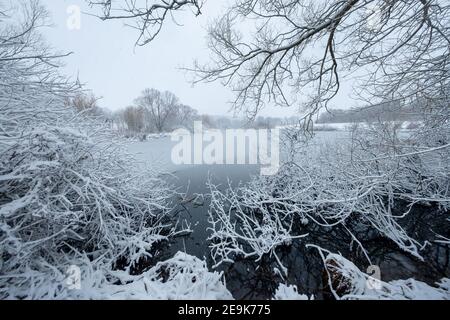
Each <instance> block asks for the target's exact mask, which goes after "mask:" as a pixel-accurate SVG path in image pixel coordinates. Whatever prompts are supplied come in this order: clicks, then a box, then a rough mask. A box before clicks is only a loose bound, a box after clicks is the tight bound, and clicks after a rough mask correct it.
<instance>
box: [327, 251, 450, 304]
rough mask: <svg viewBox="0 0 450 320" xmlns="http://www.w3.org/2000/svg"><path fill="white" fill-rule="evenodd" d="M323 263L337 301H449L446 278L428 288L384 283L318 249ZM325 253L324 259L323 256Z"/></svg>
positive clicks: (420, 284)
mask: <svg viewBox="0 0 450 320" xmlns="http://www.w3.org/2000/svg"><path fill="white" fill-rule="evenodd" d="M318 250H319V252H320V255H321V256H322V259H323V261H324V264H325V269H326V273H327V278H328V288H329V289H330V290H331V292H332V293H333V295H334V297H335V298H336V299H342V300H349V299H366V300H369V299H370V300H375V299H377V300H380V299H383V300H386V299H388V300H449V299H450V291H449V286H448V284H449V282H450V280H449V279H447V278H444V279H442V280H441V281H440V282H439V283H436V286H435V287H431V286H429V285H428V284H426V283H423V282H420V281H416V280H414V279H407V280H394V281H390V282H384V281H382V280H380V279H375V278H373V277H371V276H369V275H367V274H366V273H364V272H362V271H360V270H359V269H358V267H356V266H355V265H354V264H353V263H352V262H350V261H348V260H347V259H345V258H344V257H342V256H341V255H340V254H333V253H330V252H328V251H325V250H323V249H320V248H318ZM325 254H326V256H325Z"/></svg>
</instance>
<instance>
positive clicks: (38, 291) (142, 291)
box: [10, 252, 233, 300]
mask: <svg viewBox="0 0 450 320" xmlns="http://www.w3.org/2000/svg"><path fill="white" fill-rule="evenodd" d="M74 262H76V263H78V264H79V268H80V269H79V275H77V276H79V281H80V282H79V286H78V287H75V286H74V287H70V286H69V285H67V284H68V283H69V284H70V281H71V278H70V277H71V276H70V275H68V274H67V273H64V272H61V271H60V270H59V269H57V268H52V267H50V266H47V270H46V271H47V272H45V273H38V272H35V273H34V274H32V276H33V281H34V284H35V285H34V286H32V287H30V288H28V289H27V292H26V296H25V297H26V298H28V299H64V300H66V299H68V300H71V299H77V300H91V299H100V300H111V299H112V300H129V299H132V300H177V299H183V300H194V299H197V300H230V299H233V297H232V296H231V294H230V292H229V291H228V290H227V288H226V287H225V285H224V283H223V280H222V278H223V276H222V274H221V273H218V272H209V271H208V269H207V267H206V263H205V262H204V261H201V260H200V259H198V258H196V257H193V256H190V255H188V254H185V253H183V252H178V253H177V254H176V255H175V256H174V257H173V258H171V259H169V260H166V261H162V262H159V263H158V264H157V265H156V266H154V267H152V268H151V269H149V270H148V271H146V272H144V273H142V274H140V275H130V274H129V273H128V272H126V271H118V270H116V271H114V270H111V268H110V265H109V263H107V261H105V260H104V259H103V258H101V257H100V258H98V259H95V260H94V261H91V259H89V258H87V257H82V256H79V257H78V259H77V260H74V261H71V263H74ZM75 266H77V265H75ZM75 270H77V269H75ZM10 290H11V294H12V295H13V296H16V297H17V296H21V294H23V292H21V291H16V290H17V288H11V289H10Z"/></svg>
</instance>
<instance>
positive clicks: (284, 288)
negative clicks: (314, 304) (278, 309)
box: [273, 283, 314, 300]
mask: <svg viewBox="0 0 450 320" xmlns="http://www.w3.org/2000/svg"><path fill="white" fill-rule="evenodd" d="M313 299H314V297H312V296H311V298H309V297H308V296H307V295H304V294H299V293H298V289H297V286H295V285H290V286H289V285H285V284H282V283H280V285H279V286H278V288H277V290H276V291H275V295H274V296H273V300H313Z"/></svg>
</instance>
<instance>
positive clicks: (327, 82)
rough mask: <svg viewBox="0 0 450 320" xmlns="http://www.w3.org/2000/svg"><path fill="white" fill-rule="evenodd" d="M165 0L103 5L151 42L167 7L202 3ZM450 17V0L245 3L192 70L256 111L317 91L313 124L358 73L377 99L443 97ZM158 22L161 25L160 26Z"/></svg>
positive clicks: (234, 8) (309, 113)
mask: <svg viewBox="0 0 450 320" xmlns="http://www.w3.org/2000/svg"><path fill="white" fill-rule="evenodd" d="M164 3H165V4H164V5H160V4H159V3H157V2H156V1H152V2H150V4H147V5H143V4H141V3H138V2H136V1H130V2H128V1H127V4H128V7H127V8H126V9H123V10H120V8H117V9H119V12H123V15H116V16H114V17H113V16H111V15H110V12H111V8H112V3H111V1H103V2H100V3H97V4H101V5H102V7H103V8H104V10H105V15H104V18H105V19H107V18H116V19H127V20H132V21H135V22H136V24H137V25H138V27H139V29H140V39H141V37H142V36H143V35H144V34H145V33H146V32H150V33H151V35H152V36H150V37H147V38H146V41H144V43H148V42H149V41H151V40H153V39H154V36H155V35H157V33H158V32H159V30H160V27H161V25H162V22H163V21H164V19H165V18H166V14H167V12H169V11H170V10H179V9H181V8H182V7H184V6H188V5H191V6H194V7H195V8H197V9H199V7H200V6H199V4H198V2H197V1H171V2H164ZM158 12H163V14H160V15H158V14H157V13H158ZM199 12H200V10H198V11H197V13H199ZM449 17H450V4H449V3H448V1H445V0H417V1H412V0H345V1H343V0H333V1H325V0H320V1H317V0H296V1H285V0H280V1H270V0H236V1H234V4H233V5H231V6H230V7H229V10H228V11H227V12H225V14H223V16H222V17H221V18H219V19H217V20H216V22H215V23H213V24H212V25H211V27H210V28H209V47H210V49H211V53H212V57H211V63H209V64H200V63H195V67H194V68H193V71H195V72H196V73H197V75H198V76H199V81H216V80H220V81H222V82H223V83H224V84H226V85H228V86H230V87H231V88H232V89H233V90H234V91H235V92H236V99H235V107H236V108H237V109H239V110H242V111H244V112H246V113H247V114H248V115H249V116H250V117H251V118H254V117H255V116H256V115H257V114H258V111H259V110H260V109H261V108H262V107H263V106H264V105H265V104H266V103H267V102H272V103H276V104H279V105H292V104H293V103H295V102H296V101H297V100H298V99H296V98H299V97H308V99H307V100H305V101H300V102H302V104H303V106H304V107H305V110H306V117H305V119H306V120H307V121H308V122H310V121H312V117H313V116H314V115H315V114H317V112H318V111H319V110H320V109H321V108H327V106H328V103H329V102H330V101H331V100H332V99H333V98H334V97H335V96H336V94H337V93H338V91H339V88H340V82H341V80H340V79H342V78H345V77H351V76H352V74H353V72H355V71H358V70H360V71H361V73H364V74H366V76H363V77H362V78H361V79H360V84H361V86H358V88H359V90H360V91H361V93H362V92H363V93H364V94H361V98H363V99H365V100H366V101H368V102H376V103H378V102H381V101H383V100H395V99H416V98H417V96H418V95H420V96H425V97H427V98H432V99H443V98H444V96H448V88H449V73H448V70H449V59H448V56H449V47H450V46H449V43H450V35H449V27H448V26H449V25H450V18H449ZM249 21H251V23H249ZM155 24H156V25H157V26H158V27H159V28H157V31H158V32H152V31H154V27H155ZM355 89H356V87H355ZM374 96H375V97H376V98H377V99H374V98H373V97H374ZM300 102H299V101H297V103H300ZM308 126H309V124H308ZM308 126H307V127H308Z"/></svg>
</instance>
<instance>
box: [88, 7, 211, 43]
mask: <svg viewBox="0 0 450 320" xmlns="http://www.w3.org/2000/svg"><path fill="white" fill-rule="evenodd" d="M87 1H88V3H89V4H90V5H91V6H93V7H100V8H101V10H102V14H101V15H100V18H101V19H103V20H115V19H120V20H126V21H130V22H129V23H127V25H128V26H131V27H133V28H135V29H137V30H138V32H139V38H138V40H137V41H136V44H137V45H145V44H147V43H149V42H150V41H152V40H153V39H154V38H155V37H156V36H157V35H158V34H159V32H160V31H161V29H162V27H163V25H164V22H165V20H166V19H167V18H168V17H171V18H172V19H173V18H174V17H173V13H174V12H175V11H180V10H182V9H185V8H187V7H188V8H190V9H191V10H192V12H193V14H194V15H196V16H198V15H199V14H200V13H201V11H200V9H201V7H202V4H203V0H169V1H167V0H152V1H144V0H138V1H136V0H125V1H116V0H100V1H95V0H87Z"/></svg>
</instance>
